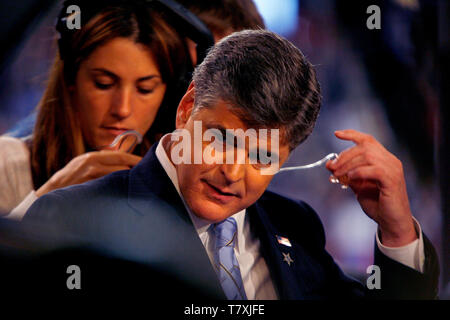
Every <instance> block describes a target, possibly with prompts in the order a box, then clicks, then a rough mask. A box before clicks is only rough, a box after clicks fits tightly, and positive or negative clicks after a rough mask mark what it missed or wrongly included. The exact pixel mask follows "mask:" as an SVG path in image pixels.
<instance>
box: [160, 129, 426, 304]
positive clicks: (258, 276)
mask: <svg viewBox="0 0 450 320" xmlns="http://www.w3.org/2000/svg"><path fill="white" fill-rule="evenodd" d="M169 140H170V134H166V135H165V136H163V137H162V139H161V140H160V141H159V143H158V146H157V148H156V157H157V158H158V160H159V162H160V163H161V165H162V167H163V168H164V170H165V171H166V173H167V175H168V176H169V178H170V180H171V181H172V183H173V185H174V186H175V189H176V190H177V191H178V194H179V195H180V197H181V199H182V200H183V203H184V205H185V207H186V210H187V211H188V213H189V216H190V217H191V220H192V223H193V224H194V226H195V228H196V230H197V233H198V235H199V238H200V240H201V241H202V243H203V246H204V247H205V249H206V251H207V253H208V256H209V259H210V261H211V263H212V264H214V258H213V248H214V243H213V242H214V237H213V236H212V235H211V234H209V232H208V228H209V226H210V224H211V223H210V222H208V221H206V220H204V219H201V218H199V217H197V216H196V215H195V214H193V213H192V212H191V210H190V208H189V207H188V206H187V205H186V202H185V201H184V199H183V197H182V195H181V192H180V187H179V184H178V177H177V172H176V169H175V167H174V165H173V164H172V162H171V161H170V160H169V157H168V156H167V151H168V148H167V144H168V142H169ZM232 217H233V218H235V219H236V222H237V243H236V246H235V248H234V249H235V254H236V258H237V260H238V262H239V267H240V270H241V276H242V281H243V284H244V289H245V293H246V295H247V298H248V299H249V300H271V299H272V300H273V299H278V298H279V296H278V295H277V293H276V289H275V286H274V284H273V280H272V279H271V277H270V273H269V268H268V267H267V264H266V262H265V260H264V258H263V257H262V255H261V254H260V250H259V249H260V242H259V239H257V238H255V237H254V236H252V234H251V232H250V224H249V220H248V218H247V216H246V214H245V209H244V210H242V211H240V212H238V213H235V214H234V215H232ZM414 223H415V227H416V231H417V232H418V235H419V239H416V240H415V241H413V242H411V243H410V244H408V245H406V246H403V247H397V248H390V247H386V246H384V245H383V244H382V243H381V242H380V239H379V237H378V234H377V235H376V242H377V246H378V248H379V249H380V251H381V252H382V253H383V254H385V255H386V256H388V257H389V258H391V259H393V260H395V261H398V262H400V263H402V264H404V265H407V266H409V267H410V268H413V269H415V270H418V271H420V272H423V264H424V248H423V238H422V231H421V228H420V225H419V223H418V222H417V220H415V219H414Z"/></svg>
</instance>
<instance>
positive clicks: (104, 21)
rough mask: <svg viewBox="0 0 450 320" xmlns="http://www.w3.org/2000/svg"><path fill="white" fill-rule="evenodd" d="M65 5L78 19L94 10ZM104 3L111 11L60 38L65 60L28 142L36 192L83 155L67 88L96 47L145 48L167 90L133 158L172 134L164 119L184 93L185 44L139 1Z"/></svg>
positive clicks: (54, 72) (54, 71)
mask: <svg viewBox="0 0 450 320" xmlns="http://www.w3.org/2000/svg"><path fill="white" fill-rule="evenodd" d="M69 2H70V3H71V4H77V3H79V6H80V9H81V12H82V13H81V15H82V16H83V12H84V11H83V10H87V9H88V8H90V7H89V6H90V4H89V3H91V5H94V4H96V5H97V6H98V2H97V1H95V0H90V1H69ZM101 3H105V1H101ZM106 3H110V5H104V6H101V7H100V8H99V9H98V10H99V11H98V12H96V13H95V14H93V15H92V17H90V19H89V20H88V21H85V22H84V23H83V24H82V27H81V29H79V30H75V31H73V32H71V33H70V34H62V37H64V36H65V37H66V38H65V39H64V41H65V43H66V46H67V48H65V52H67V53H68V54H64V57H62V58H63V59H62V58H61V57H60V54H59V52H58V54H57V56H56V58H55V61H54V63H53V66H52V68H51V71H50V75H49V80H48V84H47V87H46V90H45V92H44V95H43V97H42V98H41V101H40V102H39V104H38V106H37V109H38V116H37V121H36V124H35V127H34V130H33V138H32V140H31V141H29V146H30V149H31V155H30V157H31V169H32V175H33V182H34V186H35V188H36V189H37V188H39V187H40V186H41V185H43V184H44V183H45V182H46V181H47V180H48V179H49V178H50V177H51V176H52V175H53V174H54V173H55V172H56V171H58V170H60V169H61V168H63V167H64V166H65V165H66V164H67V163H68V162H69V161H70V160H72V159H73V158H74V157H76V156H78V155H80V154H83V153H85V152H86V151H87V150H88V146H87V145H86V144H85V142H84V139H83V136H82V133H81V129H80V124H79V120H78V118H77V116H76V106H73V105H72V103H71V99H70V95H69V90H68V87H69V86H70V85H71V84H73V83H74V81H75V77H76V74H77V72H78V69H79V67H80V64H81V63H82V62H83V61H84V60H85V59H87V58H88V57H89V56H90V54H92V52H93V51H95V50H96V49H97V48H98V47H100V46H102V45H104V44H106V43H107V42H108V41H110V40H112V39H114V38H117V37H123V38H128V39H131V40H133V41H134V42H135V43H139V44H142V45H144V46H146V47H147V48H148V49H149V50H150V51H151V52H152V55H153V57H154V59H155V60H156V63H157V65H158V68H159V71H160V73H161V76H162V80H163V81H164V83H165V84H166V85H167V89H166V93H165V97H164V100H163V102H162V105H161V107H160V109H159V111H158V114H157V116H156V118H155V121H154V122H153V125H152V127H151V128H150V130H149V131H148V132H147V133H146V134H145V136H144V141H143V143H142V144H141V145H140V146H139V147H137V148H136V149H135V150H134V153H135V154H139V155H144V154H145V153H146V152H147V150H148V149H149V147H150V146H151V145H152V144H153V143H154V142H155V141H156V140H157V137H158V136H161V135H162V134H163V133H166V132H170V131H172V130H173V127H174V123H172V122H174V119H173V118H172V119H170V118H168V117H167V115H166V113H168V112H169V113H170V110H171V109H173V108H169V106H171V105H172V104H177V103H178V101H176V100H177V99H179V92H180V91H183V89H185V88H180V79H183V78H184V77H185V75H186V74H187V73H188V70H189V68H191V62H190V60H189V55H188V53H187V49H186V46H185V42H184V40H183V39H182V38H181V37H180V36H179V34H178V33H177V32H176V31H175V30H174V28H172V27H171V26H170V25H169V24H168V23H167V22H166V17H165V16H164V14H163V13H161V12H156V10H152V9H151V8H149V7H148V6H145V5H143V4H142V3H143V2H142V1H130V0H127V1H110V2H106ZM94 7H95V6H94ZM63 10H66V7H64V8H63ZM87 11H89V10H87ZM91 11H92V8H91ZM67 37H69V39H67Z"/></svg>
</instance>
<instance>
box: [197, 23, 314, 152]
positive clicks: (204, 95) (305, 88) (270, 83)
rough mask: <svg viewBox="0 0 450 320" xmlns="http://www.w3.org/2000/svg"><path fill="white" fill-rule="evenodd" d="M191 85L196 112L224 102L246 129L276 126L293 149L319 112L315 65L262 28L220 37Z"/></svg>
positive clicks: (292, 47) (284, 40)
mask: <svg viewBox="0 0 450 320" xmlns="http://www.w3.org/2000/svg"><path fill="white" fill-rule="evenodd" d="M193 81H194V83H195V96H194V99H195V104H194V112H196V111H197V110H198V109H199V108H203V107H214V106H215V105H216V104H217V103H218V102H220V101H223V102H225V103H227V104H229V105H230V107H231V111H232V112H234V113H236V114H238V115H239V116H240V117H241V119H242V120H243V121H244V123H246V125H248V126H249V127H251V126H253V127H255V126H256V127H260V128H261V127H265V128H279V129H280V134H281V137H282V141H283V142H285V143H288V144H289V147H290V149H291V150H292V149H294V148H295V147H297V146H298V145H299V144H300V143H301V142H302V141H304V140H305V139H306V138H307V137H308V135H309V134H310V133H311V132H312V130H313V128H314V124H315V122H316V119H317V116H318V114H319V110H320V100H321V97H320V85H319V83H318V81H317V79H316V73H315V71H314V68H313V66H312V65H311V64H310V63H309V62H308V61H307V60H306V58H305V57H304V56H303V54H302V52H301V51H300V50H299V49H298V48H297V47H295V46H294V45H293V44H292V43H291V42H289V41H288V40H286V39H285V38H283V37H281V36H279V35H277V34H275V33H273V32H270V31H266V30H244V31H240V32H235V33H233V34H231V35H229V36H228V37H225V38H223V39H222V40H221V41H220V42H218V43H217V44H216V45H215V46H214V47H213V48H212V49H211V50H210V51H209V53H208V55H207V57H206V58H205V60H204V61H203V62H202V63H201V64H200V65H199V66H198V67H197V68H196V69H195V71H194V75H193Z"/></svg>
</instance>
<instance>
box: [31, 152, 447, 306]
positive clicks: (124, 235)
mask: <svg viewBox="0 0 450 320" xmlns="http://www.w3.org/2000/svg"><path fill="white" fill-rule="evenodd" d="M247 214H248V215H249V219H250V228H251V232H252V234H254V235H255V236H256V237H258V238H259V240H260V243H261V254H262V255H263V257H264V258H265V261H266V262H267V265H268V268H269V271H270V275H271V277H272V280H273V282H274V285H275V288H276V290H277V292H278V295H279V297H280V298H281V299H346V298H365V297H375V298H387V299H388V298H413V299H416V298H425V299H432V298H435V297H436V295H437V278H438V273H439V271H438V262H437V256H436V253H435V251H434V249H433V247H432V245H431V243H430V242H429V241H428V239H427V238H426V237H424V240H425V256H426V259H425V273H424V274H421V273H419V272H417V271H415V270H413V269H411V268H409V267H406V266H404V265H402V264H400V263H397V262H395V261H393V260H391V259H389V258H388V257H386V256H384V255H383V254H382V253H381V252H380V251H379V250H378V249H377V248H375V264H377V265H378V266H379V267H380V269H381V290H376V289H374V290H368V289H367V288H366V287H365V285H362V284H361V283H359V282H358V281H356V280H353V279H351V278H349V277H347V276H346V275H344V273H343V272H342V271H341V270H340V268H339V267H338V265H337V264H336V263H335V262H334V260H333V259H332V257H331V256H330V255H329V254H328V253H327V251H326V250H325V234H324V229H323V226H322V223H321V221H320V219H319V217H318V216H317V214H316V213H315V212H314V210H313V209H311V207H310V206H308V205H307V204H306V203H304V202H301V201H294V200H292V199H288V198H286V197H283V196H281V195H278V194H276V193H273V192H270V191H266V192H265V193H264V194H263V195H262V196H261V198H260V199H259V200H258V201H256V203H254V204H253V205H252V206H250V207H249V208H247ZM24 224H25V225H32V226H33V227H32V229H33V230H39V227H36V225H37V226H42V228H44V229H45V230H46V232H45V233H46V235H47V236H49V235H51V236H49V237H50V238H51V240H48V241H47V245H49V246H51V247H52V248H53V249H55V248H68V247H70V248H73V247H80V246H81V247H89V248H94V249H95V250H94V251H95V253H96V254H97V253H101V254H106V255H107V256H108V257H113V258H114V259H119V260H120V261H131V262H133V263H136V264H138V265H143V266H149V267H151V268H152V272H156V273H158V272H161V273H163V274H164V276H167V277H168V278H171V279H178V280H180V283H181V285H180V286H178V284H176V286H177V287H178V288H181V287H182V286H184V285H185V286H187V287H190V288H191V287H192V288H195V290H197V292H200V293H201V294H200V296H205V297H209V298H213V299H215V298H218V299H224V298H225V297H224V295H223V292H222V290H221V288H220V284H219V283H218V281H217V277H216V275H215V273H214V270H213V268H212V266H211V263H210V261H209V259H208V256H207V254H206V251H205V249H204V247H203V245H202V243H201V241H200V240H199V238H198V235H197V233H196V230H195V229H194V227H193V225H192V222H191V220H190V218H189V216H188V213H187V212H186V209H185V207H184V205H183V203H182V200H181V199H180V197H179V195H178V193H177V191H176V189H175V187H174V186H173V184H172V182H171V181H170V179H169V177H168V176H167V174H166V173H165V171H164V169H163V168H162V166H161V164H160V163H159V161H158V159H157V157H156V155H155V146H154V147H153V148H152V149H151V150H150V151H149V152H148V153H147V155H146V156H145V157H144V159H143V160H142V161H141V162H140V163H139V164H138V165H137V166H136V167H134V168H133V169H131V170H127V171H120V172H116V173H113V174H110V175H107V176H105V177H103V178H101V179H98V180H95V181H91V182H88V183H85V184H81V185H76V186H72V187H68V188H65V189H60V190H57V191H54V192H51V193H49V194H47V195H45V196H43V197H41V198H40V199H38V200H37V201H36V202H35V203H34V204H33V206H32V207H31V208H30V210H29V211H28V212H27V214H26V216H25V219H24ZM276 236H282V237H285V238H288V239H289V240H290V242H291V245H292V246H291V247H289V246H285V245H283V244H280V243H279V242H278V241H277V238H276ZM41 239H42V237H41ZM55 239H57V240H56V241H55ZM283 253H284V254H288V253H289V256H290V257H291V259H292V260H293V262H292V263H290V264H288V263H287V262H286V261H285V260H284V255H283ZM72 261H74V260H72ZM75 262H76V261H74V263H75ZM111 265H112V264H109V263H108V266H111ZM115 272H116V271H115ZM130 273H134V272H133V271H129V272H128V275H129V274H130ZM156 273H154V274H156ZM136 274H139V277H142V276H143V275H144V274H148V272H146V271H145V272H142V273H140V272H137V273H136ZM128 275H126V274H125V273H124V272H120V276H122V277H125V278H126V279H127V280H126V281H124V282H126V283H127V284H129V285H130V286H138V285H139V283H140V282H141V281H140V280H139V279H141V278H139V279H134V278H133V279H131V278H127V277H128ZM116 277H117V278H119V277H118V275H117V274H116ZM158 277H159V276H158ZM129 279H130V281H135V282H138V283H131V282H130V281H128V280H129ZM164 279H166V278H164ZM99 281H100V280H99ZM165 281H166V280H165ZM151 282H152V285H153V286H154V283H155V282H154V279H152V280H151ZM95 283H96V280H95V279H92V282H91V284H88V286H89V285H91V286H94V285H95ZM104 285H105V284H104V283H102V286H104ZM177 290H178V289H177ZM180 290H181V289H180ZM179 292H181V291H179ZM189 292H192V291H189ZM181 294H182V293H180V295H181ZM183 294H184V293H183Z"/></svg>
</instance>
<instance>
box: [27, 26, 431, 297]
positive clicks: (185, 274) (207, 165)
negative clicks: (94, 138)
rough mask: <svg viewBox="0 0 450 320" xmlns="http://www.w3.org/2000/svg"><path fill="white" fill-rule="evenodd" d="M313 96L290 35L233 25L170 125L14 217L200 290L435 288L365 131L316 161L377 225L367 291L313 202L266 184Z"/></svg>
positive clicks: (307, 119)
mask: <svg viewBox="0 0 450 320" xmlns="http://www.w3.org/2000/svg"><path fill="white" fill-rule="evenodd" d="M319 108H320V89H319V84H318V82H317V80H316V76H315V72H314V69H313V67H312V66H311V64H310V63H309V62H308V61H307V60H306V59H305V58H304V56H303V55H302V53H301V52H300V51H299V50H298V49H297V48H296V47H294V46H293V45H292V44H291V43H290V42H288V41H287V40H286V39H284V38H281V37H279V36H277V35H275V34H273V33H271V32H268V31H262V30H259V31H243V32H239V33H235V34H233V35H231V36H229V37H227V38H225V39H224V40H222V41H220V42H219V43H218V44H217V45H216V46H215V47H214V48H213V49H212V50H211V51H210V52H209V54H208V56H207V58H206V59H205V61H204V62H203V63H202V64H201V65H200V66H199V67H198V68H197V69H196V71H195V73H194V76H193V81H192V83H191V85H190V87H189V89H188V91H187V92H186V94H185V96H184V97H183V99H182V101H181V102H180V104H179V107H178V112H177V118H176V126H177V129H178V130H177V131H176V132H174V133H172V134H168V135H166V136H164V137H163V138H162V139H161V141H160V142H159V143H158V144H157V145H155V146H153V148H152V149H151V150H150V151H149V153H148V154H147V155H146V156H145V158H144V159H143V160H142V161H141V162H140V163H139V164H138V165H137V166H136V167H135V168H133V169H131V170H130V171H120V172H117V173H114V174H111V175H108V176H106V177H104V178H102V179H99V180H95V181H92V182H89V183H86V184H82V185H78V186H73V187H69V188H66V189H62V190H57V191H55V192H52V193H50V194H48V195H45V196H43V197H42V198H40V199H39V200H38V201H36V202H35V204H33V206H32V207H31V208H30V210H29V212H28V213H27V214H26V216H25V219H24V222H25V223H26V224H29V223H42V224H44V225H45V226H46V228H50V229H49V230H50V231H49V232H47V233H48V234H51V235H52V237H56V238H58V239H63V240H61V241H62V242H61V243H60V244H58V247H59V248H60V247H73V246H80V244H82V245H83V246H87V247H89V248H94V251H95V253H99V252H101V253H103V254H105V253H106V254H108V255H110V256H112V257H119V258H120V259H125V260H126V261H133V262H137V263H142V264H144V265H145V266H151V267H152V268H153V269H156V270H158V271H161V270H164V272H165V273H166V274H167V275H168V276H169V277H171V278H174V279H183V280H182V283H183V284H184V285H188V286H192V287H195V289H196V290H198V292H200V293H201V294H203V295H204V296H209V297H212V298H225V297H226V298H228V299H337V298H362V297H370V296H372V297H381V298H426V299H432V298H435V297H436V295H437V277H438V272H439V271H438V263H437V257H436V253H435V252H434V249H433V247H432V245H431V243H430V242H429V241H428V240H427V238H426V237H425V236H424V235H423V234H422V232H421V230H420V226H419V224H418V222H417V221H415V220H414V219H413V217H412V214H411V211H410V209H409V202H408V198H407V193H406V187H405V182H404V177H403V172H402V168H401V163H400V161H399V160H398V159H396V158H395V157H394V156H393V155H392V154H390V153H389V152H388V151H387V150H386V149H384V148H383V146H381V145H380V144H379V143H378V142H377V141H376V140H375V139H374V138H373V137H371V136H369V135H366V134H363V133H360V132H357V131H353V130H344V131H339V132H336V136H337V137H338V138H341V139H345V140H351V141H354V142H355V144H356V146H354V147H353V148H350V149H348V150H346V151H344V152H342V153H341V154H340V156H339V158H338V159H337V160H335V161H331V162H329V163H327V168H328V169H329V170H330V171H331V172H332V173H333V174H334V175H335V176H336V177H337V178H338V179H339V180H340V181H341V182H343V183H344V182H345V183H346V184H347V185H348V186H349V187H351V188H352V190H353V191H354V192H355V193H356V195H357V199H358V201H359V203H360V204H361V206H362V208H363V210H364V212H365V213H366V214H367V215H368V216H369V217H370V218H372V219H373V220H375V221H376V222H377V223H378V226H379V230H378V232H377V235H376V239H377V244H376V248H375V264H376V265H378V266H379V268H380V272H381V279H382V282H381V288H380V289H373V290H369V289H368V288H366V287H365V286H363V285H361V284H360V283H359V282H357V281H355V280H353V279H350V278H349V277H347V276H345V275H344V274H343V273H342V271H341V270H340V269H339V267H338V266H337V264H336V263H335V262H334V261H333V259H332V257H331V256H330V255H329V254H328V253H327V252H326V250H325V235H324V230H323V227H322V224H321V222H320V220H319V218H318V216H317V214H316V213H315V212H314V211H313V209H311V208H310V207H309V206H308V205H307V204H306V203H304V202H298V201H293V200H291V199H288V198H285V197H282V196H280V195H278V194H275V193H272V192H269V191H266V188H267V186H268V185H269V183H270V181H271V179H272V177H273V174H274V172H276V170H277V168H278V167H279V166H281V165H282V164H283V163H284V162H285V161H286V159H287V158H288V156H289V154H290V152H291V151H292V150H293V149H294V148H295V147H297V146H298V145H299V144H300V143H301V142H302V141H304V140H305V139H306V137H307V136H308V135H309V134H310V133H311V132H312V129H313V127H314V123H315V121H316V118H317V115H318V112H319ZM203 132H204V133H203ZM213 138H214V139H213ZM247 141H248V143H247ZM49 226H50V227H49ZM52 239H53V238H52ZM129 274H130V273H128V275H124V274H123V273H122V274H121V275H117V277H120V276H122V277H127V276H129ZM140 274H145V272H144V273H140ZM90 281H92V282H93V283H95V280H94V279H90ZM92 282H91V284H90V285H92ZM106 282H107V281H106ZM127 283H128V284H129V285H131V286H133V285H138V283H136V282H131V283H130V282H127ZM88 285H89V284H88ZM102 285H106V284H105V283H103V282H102ZM161 287H162V288H163V287H164V285H161ZM153 289H154V288H153ZM166 290H167V288H166ZM169 291H170V290H169Z"/></svg>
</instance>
